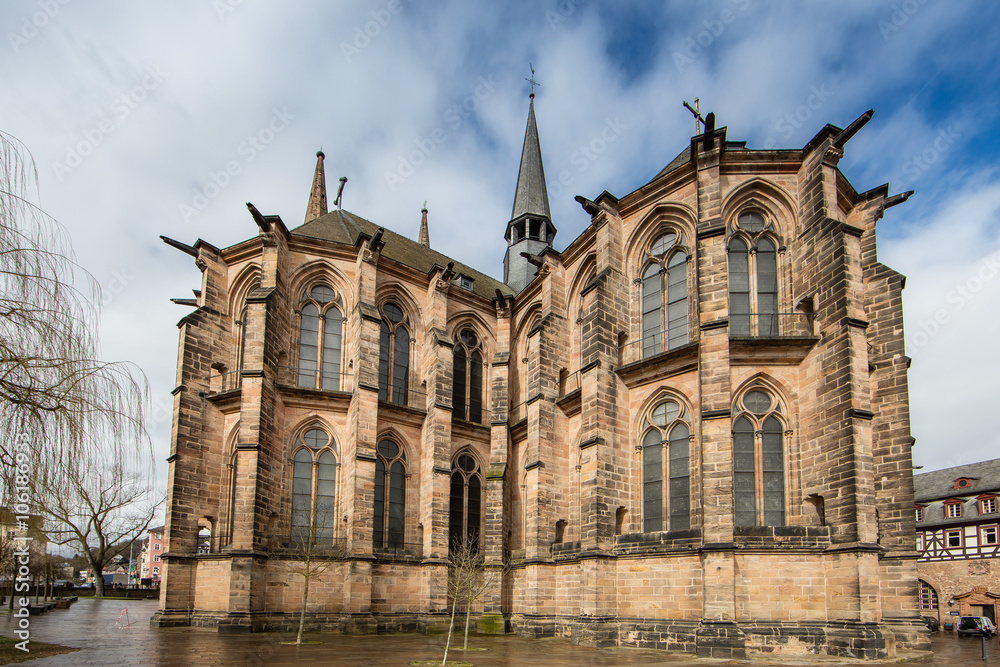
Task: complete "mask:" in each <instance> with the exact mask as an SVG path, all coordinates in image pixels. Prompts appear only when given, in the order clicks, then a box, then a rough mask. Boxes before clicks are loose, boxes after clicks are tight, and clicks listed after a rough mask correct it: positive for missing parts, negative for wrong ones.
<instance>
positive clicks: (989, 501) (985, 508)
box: [979, 496, 997, 514]
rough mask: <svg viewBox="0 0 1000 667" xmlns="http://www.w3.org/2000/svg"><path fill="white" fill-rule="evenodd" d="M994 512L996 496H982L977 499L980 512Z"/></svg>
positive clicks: (995, 509)
mask: <svg viewBox="0 0 1000 667" xmlns="http://www.w3.org/2000/svg"><path fill="white" fill-rule="evenodd" d="M996 512H997V497H996V496H984V497H982V498H980V499H979V513H980V514H996Z"/></svg>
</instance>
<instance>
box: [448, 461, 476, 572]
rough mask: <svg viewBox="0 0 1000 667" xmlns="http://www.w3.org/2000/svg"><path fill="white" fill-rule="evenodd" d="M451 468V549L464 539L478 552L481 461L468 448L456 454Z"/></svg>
mask: <svg viewBox="0 0 1000 667" xmlns="http://www.w3.org/2000/svg"><path fill="white" fill-rule="evenodd" d="M451 471H452V472H451V498H450V504H449V511H448V517H449V518H448V548H449V549H455V548H456V547H460V546H461V545H462V543H463V542H465V543H466V544H468V546H469V548H470V549H471V550H472V551H474V552H476V551H478V550H479V535H480V531H481V530H482V521H483V512H482V493H483V474H482V471H481V470H480V468H479V463H477V462H476V459H475V458H473V456H472V455H471V454H469V453H468V452H467V451H466V452H463V453H461V454H459V455H458V456H457V457H455V461H454V463H453V464H452V467H451Z"/></svg>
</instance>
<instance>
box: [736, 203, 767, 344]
mask: <svg viewBox="0 0 1000 667" xmlns="http://www.w3.org/2000/svg"><path fill="white" fill-rule="evenodd" d="M736 224H737V227H738V230H739V232H740V235H738V236H734V237H733V238H732V239H731V240H730V242H729V332H730V335H732V336H762V337H768V336H777V335H779V331H778V248H777V245H776V244H775V242H774V239H772V238H771V237H769V236H766V235H764V232H765V230H766V228H767V226H768V225H767V224H766V222H765V220H764V217H763V216H762V215H761V214H760V213H757V212H753V211H751V212H748V213H743V214H741V215H740V216H739V218H738V219H737V223H736Z"/></svg>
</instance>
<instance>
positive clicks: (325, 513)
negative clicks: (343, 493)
mask: <svg viewBox="0 0 1000 667" xmlns="http://www.w3.org/2000/svg"><path fill="white" fill-rule="evenodd" d="M292 461H293V463H292V521H291V525H292V530H291V542H292V544H293V545H295V546H299V547H303V546H306V545H308V544H310V543H313V544H322V545H330V544H333V530H334V526H335V525H336V520H335V519H336V517H335V510H336V503H335V501H336V486H337V455H336V453H335V444H334V442H333V439H332V438H331V437H330V436H329V435H327V433H326V432H325V431H323V430H322V429H319V428H316V427H311V428H309V429H307V430H306V431H305V432H304V433H303V434H302V435H300V436H299V437H298V438H297V439H296V441H295V454H294V455H293V457H292Z"/></svg>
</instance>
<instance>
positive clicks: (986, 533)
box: [979, 526, 998, 546]
mask: <svg viewBox="0 0 1000 667" xmlns="http://www.w3.org/2000/svg"><path fill="white" fill-rule="evenodd" d="M997 532H998V531H997V526H983V527H982V528H980V529H979V544H980V545H981V546H987V545H995V544H997V543H998V536H997Z"/></svg>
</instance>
